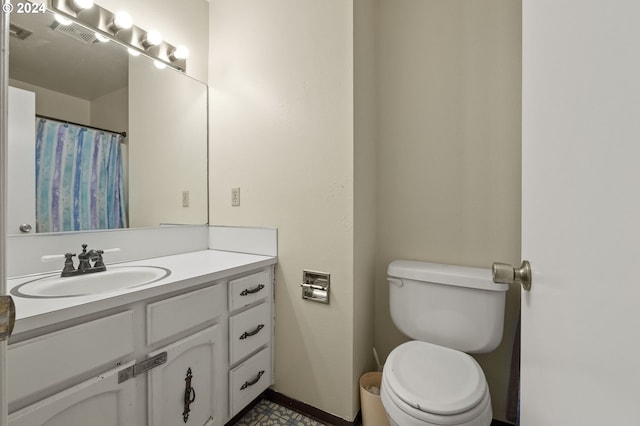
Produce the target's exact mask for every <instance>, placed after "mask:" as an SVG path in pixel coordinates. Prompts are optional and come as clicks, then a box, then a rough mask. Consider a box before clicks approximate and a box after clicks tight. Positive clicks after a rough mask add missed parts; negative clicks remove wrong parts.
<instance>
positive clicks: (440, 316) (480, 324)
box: [380, 260, 509, 426]
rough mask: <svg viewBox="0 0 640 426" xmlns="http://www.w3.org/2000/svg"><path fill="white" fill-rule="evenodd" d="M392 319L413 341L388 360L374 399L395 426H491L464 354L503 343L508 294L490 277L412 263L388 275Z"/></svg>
mask: <svg viewBox="0 0 640 426" xmlns="http://www.w3.org/2000/svg"><path fill="white" fill-rule="evenodd" d="M387 280H388V281H389V309H390V312H391V319H392V320H393V323H394V324H395V325H396V327H398V330H400V331H401V332H402V333H404V334H405V335H406V336H408V337H409V338H411V339H414V340H412V341H410V342H407V343H404V344H402V345H400V346H398V347H397V348H395V349H394V350H393V351H392V352H391V353H390V354H389V356H388V357H387V361H386V363H385V365H384V370H383V372H382V386H381V391H380V398H381V401H382V405H383V406H384V408H385V410H386V412H387V415H388V417H389V422H390V423H391V424H392V425H399V426H490V425H491V420H492V419H491V418H492V414H493V413H492V410H491V397H490V395H489V387H488V386H487V380H486V378H485V376H484V373H483V372H482V369H481V368H480V366H479V365H478V363H477V362H476V361H475V359H473V358H472V357H471V356H470V355H468V354H469V353H487V352H491V351H493V350H494V349H495V348H496V347H497V346H498V345H499V344H500V340H501V339H502V331H503V324H504V305H505V298H506V292H507V290H508V288H509V287H508V286H507V285H506V284H495V283H493V282H492V280H491V271H490V270H488V269H482V268H470V267H466V266H455V265H442V264H437V263H428V262H418V261H414V260H395V261H393V262H391V263H390V264H389V267H388V268H387Z"/></svg>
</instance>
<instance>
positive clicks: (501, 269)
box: [491, 260, 532, 291]
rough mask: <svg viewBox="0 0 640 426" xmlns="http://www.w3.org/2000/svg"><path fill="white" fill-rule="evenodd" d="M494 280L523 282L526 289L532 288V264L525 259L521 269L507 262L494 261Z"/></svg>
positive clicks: (510, 282)
mask: <svg viewBox="0 0 640 426" xmlns="http://www.w3.org/2000/svg"><path fill="white" fill-rule="evenodd" d="M491 272H492V274H493V282H494V283H500V284H514V283H516V284H522V289H523V290H525V291H529V290H531V280H532V274H531V264H530V263H529V261H528V260H523V261H522V264H521V265H520V268H519V269H516V268H514V267H513V266H511V265H508V264H506V263H498V262H494V263H493V266H492V267H491Z"/></svg>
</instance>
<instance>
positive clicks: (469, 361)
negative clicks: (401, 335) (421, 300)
mask: <svg viewBox="0 0 640 426" xmlns="http://www.w3.org/2000/svg"><path fill="white" fill-rule="evenodd" d="M384 374H385V376H386V378H387V379H388V383H389V387H390V390H392V391H393V393H394V394H395V395H397V396H398V398H400V399H401V400H402V401H404V402H405V403H406V404H409V405H410V406H412V407H414V408H416V409H418V410H421V411H425V412H429V413H434V414H442V415H453V414H459V413H462V412H464V411H467V410H470V409H471V408H473V407H474V406H475V405H477V404H478V403H479V402H480V400H481V399H482V397H483V396H484V394H485V393H486V391H487V382H486V380H485V377H484V373H483V372H482V369H481V368H480V366H479V365H478V363H477V362H476V361H475V360H474V359H473V358H472V357H471V356H469V355H467V354H466V353H464V352H460V351H456V350H453V349H449V348H445V347H442V346H437V345H433V344H431V343H426V342H419V341H412V342H407V343H404V344H402V345H400V346H398V347H397V348H395V349H394V350H393V351H392V352H391V354H389V356H388V357H387V362H386V363H385V366H384Z"/></svg>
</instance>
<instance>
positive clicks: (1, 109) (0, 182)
mask: <svg viewBox="0 0 640 426" xmlns="http://www.w3.org/2000/svg"><path fill="white" fill-rule="evenodd" d="M2 3H3V4H4V3H5V2H4V1H3V2H2ZM0 55H1V56H0V297H1V296H4V295H5V293H6V284H7V283H6V268H5V265H6V260H5V259H6V250H5V247H6V239H5V236H6V229H5V222H6V216H5V212H6V207H7V179H6V176H7V175H6V173H5V170H7V148H8V145H7V122H8V114H7V97H8V90H7V84H8V81H9V66H8V59H9V14H8V13H0ZM6 372H7V342H6V341H0V426H6V425H7V381H6V377H7V374H6Z"/></svg>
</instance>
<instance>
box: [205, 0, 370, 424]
mask: <svg viewBox="0 0 640 426" xmlns="http://www.w3.org/2000/svg"><path fill="white" fill-rule="evenodd" d="M353 7H354V6H353V3H352V2H345V1H343V0H322V1H317V0H270V1H264V0H243V1H238V0H214V1H212V2H211V35H212V38H211V43H210V45H211V66H210V72H211V74H210V79H209V84H210V93H211V96H210V102H211V103H210V107H211V114H210V120H211V121H210V131H211V133H210V143H211V156H210V178H211V191H210V194H211V199H210V203H211V222H212V223H215V224H222V225H257V226H276V227H278V246H279V247H278V249H279V251H278V258H279V263H278V267H277V275H276V341H275V352H276V357H275V378H276V379H275V380H276V383H275V389H276V390H277V391H279V392H282V393H283V394H285V395H288V396H291V397H293V398H296V399H298V400H301V401H304V402H306V403H309V404H311V405H313V406H315V407H318V408H320V409H322V410H325V411H327V412H329V413H332V414H334V415H337V416H340V417H342V418H347V419H350V420H351V419H353V417H354V416H355V414H356V412H357V402H356V401H354V395H355V394H356V391H355V386H356V385H357V384H356V383H354V376H355V375H356V373H355V370H357V369H359V368H364V367H362V363H363V361H362V360H361V358H362V355H361V353H362V352H363V351H362V350H360V348H355V347H354V345H366V346H370V344H371V342H372V337H373V336H372V326H373V324H372V323H371V322H369V324H368V327H369V328H370V329H369V330H365V333H369V335H368V336H366V335H363V336H361V335H358V336H357V337H356V334H357V333H358V330H355V325H356V323H357V324H358V325H359V324H361V323H362V322H364V321H366V318H367V317H368V316H369V313H368V309H370V308H369V307H367V306H364V305H363V304H362V303H361V302H360V301H359V300H358V301H356V300H355V298H354V289H355V288H361V287H362V286H366V285H367V284H366V281H360V277H359V276H358V274H359V272H360V270H361V269H362V268H363V266H362V265H364V264H365V263H366V261H361V260H360V261H358V262H357V263H358V266H354V264H355V263H356V260H355V259H354V247H355V246H356V244H357V243H355V242H354V234H355V233H357V231H355V230H354V215H355V214H356V213H354V210H356V209H357V210H358V211H361V210H362V206H363V205H364V204H361V205H359V206H357V207H354V203H355V202H356V201H355V200H354V179H356V177H355V176H354V165H353V164H354V87H353V85H354V83H353V80H354V79H353V73H354V59H353V58H354V51H353V37H354V35H353V32H354V24H353ZM363 149H364V150H367V149H368V148H366V147H365V148H363ZM232 187H240V188H241V206H240V207H231V188H232ZM359 226H360V225H359ZM303 269H312V270H318V271H324V272H329V273H331V304H330V305H322V304H318V303H313V302H309V301H304V300H302V299H301V290H300V281H301V278H302V271H303ZM369 275H370V274H369ZM369 286H371V283H369ZM369 294H371V290H369ZM355 317H357V319H356V318H355ZM368 350H370V347H369V348H368ZM356 357H358V360H355V358H356Z"/></svg>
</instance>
